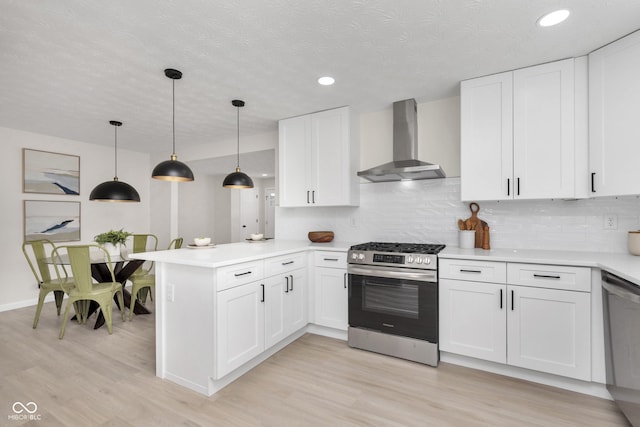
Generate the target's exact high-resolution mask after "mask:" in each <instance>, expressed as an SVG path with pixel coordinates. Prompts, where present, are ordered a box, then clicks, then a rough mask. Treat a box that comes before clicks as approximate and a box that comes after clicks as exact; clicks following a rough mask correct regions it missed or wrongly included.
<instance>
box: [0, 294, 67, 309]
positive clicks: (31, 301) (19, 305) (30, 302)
mask: <svg viewBox="0 0 640 427" xmlns="http://www.w3.org/2000/svg"><path fill="white" fill-rule="evenodd" d="M65 298H66V295H65ZM52 301H54V299H53V292H52V293H50V294H49V295H47V296H46V297H45V299H44V302H45V303H47V302H52ZM35 305H38V298H33V299H28V300H23V301H16V302H12V303H9V304H2V305H0V313H1V312H3V311H10V310H17V309H19V308H25V307H31V306H35Z"/></svg>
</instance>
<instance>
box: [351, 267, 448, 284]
mask: <svg viewBox="0 0 640 427" xmlns="http://www.w3.org/2000/svg"><path fill="white" fill-rule="evenodd" d="M348 272H349V274H358V275H360V276H371V277H385V278H389V279H408V280H417V281H420V282H436V281H437V280H438V279H437V275H436V271H435V270H425V271H423V270H420V271H398V270H389V269H387V268H380V267H375V266H370V267H366V268H364V267H360V266H351V265H350V266H349V268H348Z"/></svg>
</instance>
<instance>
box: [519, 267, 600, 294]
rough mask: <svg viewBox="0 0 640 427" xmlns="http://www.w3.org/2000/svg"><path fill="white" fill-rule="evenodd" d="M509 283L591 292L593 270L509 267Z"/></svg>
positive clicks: (581, 268) (584, 268)
mask: <svg viewBox="0 0 640 427" xmlns="http://www.w3.org/2000/svg"><path fill="white" fill-rule="evenodd" d="M507 283H509V284H510V285H521V286H534V287H536V288H549V289H566V290H568V291H582V292H591V269H590V268H588V267H569V266H564V265H544V264H517V263H509V264H508V265H507Z"/></svg>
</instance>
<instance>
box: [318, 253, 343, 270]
mask: <svg viewBox="0 0 640 427" xmlns="http://www.w3.org/2000/svg"><path fill="white" fill-rule="evenodd" d="M315 265H316V267H329V268H347V253H346V252H332V251H316V252H315Z"/></svg>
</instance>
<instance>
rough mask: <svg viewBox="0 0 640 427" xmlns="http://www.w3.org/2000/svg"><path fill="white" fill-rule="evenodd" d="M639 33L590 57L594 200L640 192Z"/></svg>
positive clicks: (590, 135)
mask: <svg viewBox="0 0 640 427" xmlns="http://www.w3.org/2000/svg"><path fill="white" fill-rule="evenodd" d="M639 75H640V32H635V33H633V34H631V35H629V36H627V37H624V38H622V39H620V40H618V41H616V42H614V43H611V44H609V45H607V46H605V47H603V48H601V49H598V50H596V51H595V52H592V53H591V54H589V163H590V169H591V173H592V180H593V188H591V190H592V193H591V195H592V196H614V195H615V196H618V195H625V194H640V168H639V167H638V161H637V159H638V156H639V155H640V144H639V143H638V142H639V141H640V126H638V111H640V79H638V76H639Z"/></svg>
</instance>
